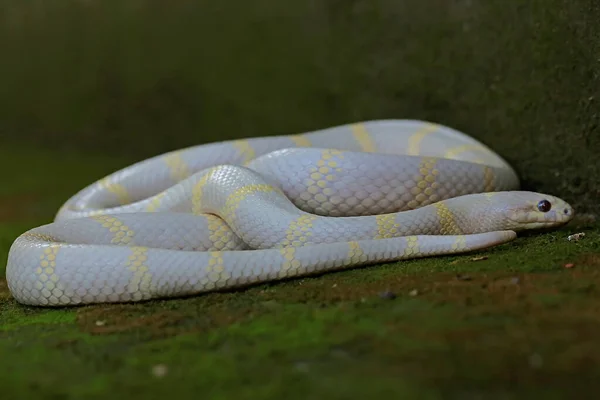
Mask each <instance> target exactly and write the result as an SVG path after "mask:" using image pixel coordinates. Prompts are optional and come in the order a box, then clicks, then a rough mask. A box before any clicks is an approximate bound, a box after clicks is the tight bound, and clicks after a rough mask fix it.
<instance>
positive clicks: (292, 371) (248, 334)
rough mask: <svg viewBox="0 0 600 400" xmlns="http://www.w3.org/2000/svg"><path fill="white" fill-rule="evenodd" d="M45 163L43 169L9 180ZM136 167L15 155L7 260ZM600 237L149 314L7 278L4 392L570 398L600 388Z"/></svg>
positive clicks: (11, 155) (153, 308) (8, 160)
mask: <svg viewBox="0 0 600 400" xmlns="http://www.w3.org/2000/svg"><path fill="white" fill-rule="evenodd" d="M31 154H34V155H35V157H32V158H31V160H35V161H31V162H32V163H35V164H30V168H31V169H28V170H20V169H15V168H11V166H12V165H14V162H15V161H16V160H19V159H24V157H25V156H28V155H31ZM129 161H131V160H129ZM126 164H128V161H127V160H124V159H109V158H101V157H95V158H94V157H92V158H90V157H84V156H74V155H72V154H71V155H69V154H63V153H57V152H49V151H44V150H32V149H31V148H27V149H26V150H25V149H15V148H4V149H3V151H2V154H1V157H0V170H1V171H3V173H4V174H7V175H8V174H11V177H12V179H10V180H8V179H5V180H4V182H12V183H11V185H5V186H4V187H3V188H2V193H1V194H0V204H2V207H1V208H2V210H3V214H2V216H1V219H0V223H1V227H2V228H1V232H0V245H1V247H0V254H1V255H2V257H3V258H4V259H5V257H6V254H7V252H8V248H9V246H10V244H11V242H12V240H14V238H15V237H16V235H18V234H19V233H22V232H23V231H24V230H25V229H28V228H30V227H33V226H35V225H39V224H43V223H46V222H49V221H50V219H51V218H52V217H53V215H54V212H55V211H56V209H57V208H58V206H59V205H60V204H61V203H62V202H63V201H64V200H65V199H66V198H67V197H68V196H70V195H71V194H72V193H74V192H75V191H76V190H78V189H79V188H81V187H82V186H83V185H85V184H87V183H88V182H91V181H93V180H96V179H98V178H100V177H102V176H103V175H104V174H105V173H108V172H110V171H112V170H114V169H115V168H119V167H120V166H123V165H126ZM32 171H35V181H36V183H35V184H33V182H29V180H32V179H33V178H32V176H33V174H32ZM67 172H68V175H69V177H70V179H68V180H63V179H58V178H59V177H61V176H66V174H67ZM580 231H582V232H585V233H586V236H585V237H584V239H582V240H580V241H579V242H570V241H568V240H567V239H566V237H567V235H568V234H571V233H574V232H580ZM599 234H600V229H599V228H598V226H597V225H594V223H590V222H588V221H582V220H581V219H579V220H578V221H575V222H574V223H573V224H571V225H569V226H567V227H565V228H563V229H561V230H558V231H552V232H546V233H542V234H539V235H530V236H525V237H520V238H518V239H517V240H516V241H514V242H511V243H509V244H506V245H502V246H499V247H496V248H493V249H489V250H486V251H482V252H478V253H474V254H468V255H461V256H452V257H439V258H431V259H424V260H415V261H407V262H402V263H397V264H395V263H392V264H385V265H380V266H373V267H367V268H360V269H354V270H348V271H343V272H339V273H332V274H327V275H322V276H318V277H311V278H306V279H296V280H289V281H285V282H281V283H277V284H269V285H259V286H255V287H252V288H249V289H247V290H242V291H232V292H222V293H214V294H208V295H203V296H197V297H190V298H186V299H173V300H166V301H153V302H147V303H141V304H124V305H99V306H86V307H78V308H68V309H57V310H48V309H39V308H32V307H26V306H21V305H19V304H18V303H16V302H15V301H14V300H13V299H12V297H11V296H10V293H9V291H8V288H7V287H6V284H5V281H0V369H2V371H3V373H2V374H0V387H2V391H3V395H4V396H7V398H26V397H29V396H32V397H33V398H57V399H59V398H61V399H62V398H83V396H85V398H90V399H93V398H121V397H122V398H164V397H167V396H177V397H179V398H192V397H194V396H197V395H198V393H203V395H204V396H207V395H209V397H210V398H211V399H218V398H239V397H240V396H242V398H283V397H285V398H298V399H303V398H311V397H312V398H314V396H317V397H318V398H335V399H338V398H339V399H342V398H344V399H346V398H365V397H366V396H370V395H381V396H383V395H393V396H399V395H401V396H402V398H432V399H435V398H442V397H443V398H481V396H484V395H485V397H484V398H502V399H504V398H529V397H530V396H531V395H532V394H533V393H535V394H536V396H541V395H544V396H546V397H548V398H566V396H568V395H570V394H572V393H573V392H574V391H575V390H578V389H581V390H583V389H589V390H591V391H593V390H594V389H597V388H598V387H599V386H598V384H597V382H598V380H597V378H598V376H599V375H600V369H599V368H598V363H599V362H600V356H598V354H600V345H599V344H598V341H597V332H598V330H599V329H600V320H599V319H598V318H597V313H598V311H599V310H600V252H598V249H599V247H600V235H599ZM482 257H484V259H481V258H482ZM568 263H573V264H574V267H573V268H565V265H566V264H568ZM386 293H387V295H383V294H386ZM389 293H393V294H394V296H389ZM528 396H529V397H528ZM395 398H398V397H395Z"/></svg>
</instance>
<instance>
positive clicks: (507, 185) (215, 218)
mask: <svg viewBox="0 0 600 400" xmlns="http://www.w3.org/2000/svg"><path fill="white" fill-rule="evenodd" d="M518 189H519V179H518V177H517V175H516V173H515V171H514V170H513V169H512V168H511V166H510V165H508V163H507V162H506V161H505V160H504V159H502V158H501V157H500V156H499V155H497V154H496V153H494V152H493V151H492V150H490V149H489V148H488V147H486V146H485V145H483V144H482V143H480V142H478V141H477V140H475V139H473V138H471V137H469V136H467V135H466V134H464V133H461V132H459V131H456V130H454V129H451V128H448V127H446V126H443V125H438V124H434V123H429V122H425V121H417V120H377V121H367V122H361V123H354V124H347V125H342V126H337V127H332V128H328V129H322V130H319V131H313V132H309V133H303V134H298V135H287V136H271V137H260V138H251V139H242V140H229V141H224V142H219V143H209V144H205V145H200V146H194V147H190V148H186V149H183V150H178V151H172V152H169V153H166V154H162V155H159V156H156V157H153V158H150V159H147V160H144V161H142V162H139V163H136V164H133V165H132V166H129V167H127V168H125V169H123V170H120V171H117V172H115V173H113V174H111V175H109V176H107V177H106V178H104V179H101V180H100V181H98V182H95V183H93V184H92V185H90V186H88V187H87V188H84V189H83V190H81V191H80V192H79V193H77V194H75V195H74V196H73V197H72V198H70V199H69V200H68V201H67V202H66V203H65V204H64V205H63V206H62V207H61V209H60V210H59V212H58V214H57V216H56V219H55V221H54V222H52V223H50V224H48V225H44V226H41V227H37V228H34V229H31V230H29V231H27V232H25V233H23V234H22V235H21V236H19V237H18V238H17V239H16V240H15V242H14V243H13V245H12V247H11V249H10V252H9V256H8V264H7V269H6V278H7V282H8V287H9V289H10V291H11V293H12V295H13V296H14V297H15V299H16V300H17V301H19V302H20V303H24V304H30V305H40V306H64V305H76V304H88V303H107V302H131V301H140V300H148V299H157V298H169V297H175V296H184V295H192V294H197V293H201V292H207V291H213V290H219V289H228V288H234V287H240V286H245V285H248V284H252V283H259V282H266V281H271V280H276V279H281V278H287V277H299V276H306V275H309V274H314V273H322V272H325V271H331V270H339V269H344V268H349V267H354V266H359V265H366V264H374V263H383V262H390V261H396V260H402V259H410V258H417V257H425V256H434V255H442V254H455V253H464V252H468V251H473V250H477V249H482V248H487V247H490V246H494V245H498V244H501V243H505V242H507V241H510V240H512V239H514V238H515V237H516V232H518V231H521V230H524V229H536V228H543V227H553V226H558V225H561V224H564V223H566V222H568V221H569V220H570V219H571V218H572V217H573V209H572V208H571V206H570V205H569V204H567V203H566V202H564V201H563V200H561V199H559V198H556V197H553V196H550V195H545V194H540V193H533V192H525V191H519V190H518Z"/></svg>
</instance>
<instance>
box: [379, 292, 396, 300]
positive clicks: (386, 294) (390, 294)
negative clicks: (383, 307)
mask: <svg viewBox="0 0 600 400" xmlns="http://www.w3.org/2000/svg"><path fill="white" fill-rule="evenodd" d="M379 297H381V298H382V299H386V300H394V299H395V298H396V294H395V293H393V292H390V291H389V290H386V291H385V292H381V293H379Z"/></svg>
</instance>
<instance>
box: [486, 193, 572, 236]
mask: <svg viewBox="0 0 600 400" xmlns="http://www.w3.org/2000/svg"><path fill="white" fill-rule="evenodd" d="M490 199H491V201H492V202H493V203H494V206H495V207H494V208H496V209H499V210H501V211H502V212H503V214H504V217H505V218H506V219H505V221H506V225H507V226H506V228H507V229H512V230H515V231H520V230H525V229H541V228H553V227H557V226H560V225H563V224H566V223H567V222H569V221H570V220H571V219H573V216H574V214H575V212H574V210H573V207H572V206H571V205H570V204H569V203H567V202H566V201H564V200H562V199H560V198H558V197H555V196H551V195H548V194H543V193H536V192H526V191H510V192H498V193H494V194H493V195H492V194H490Z"/></svg>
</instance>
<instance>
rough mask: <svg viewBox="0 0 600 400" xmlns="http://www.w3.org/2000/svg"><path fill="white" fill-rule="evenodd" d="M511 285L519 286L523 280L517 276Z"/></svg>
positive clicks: (511, 281)
mask: <svg viewBox="0 0 600 400" xmlns="http://www.w3.org/2000/svg"><path fill="white" fill-rule="evenodd" d="M510 283H512V284H513V285H518V284H519V283H521V279H519V277H518V276H515V277H513V278H511V280H510Z"/></svg>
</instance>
